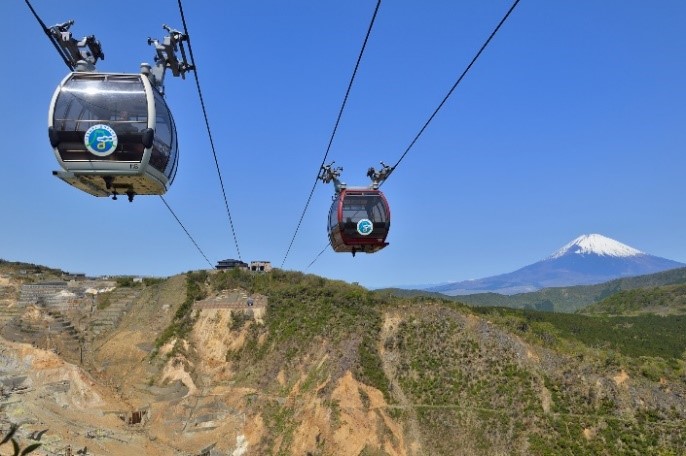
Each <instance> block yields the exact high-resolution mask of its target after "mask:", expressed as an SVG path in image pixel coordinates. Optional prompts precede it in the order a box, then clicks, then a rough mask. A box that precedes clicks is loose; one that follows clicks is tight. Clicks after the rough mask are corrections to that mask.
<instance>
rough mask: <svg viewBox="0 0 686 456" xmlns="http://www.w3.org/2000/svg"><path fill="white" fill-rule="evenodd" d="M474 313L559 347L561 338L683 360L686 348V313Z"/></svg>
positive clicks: (625, 352)
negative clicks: (665, 314) (592, 314)
mask: <svg viewBox="0 0 686 456" xmlns="http://www.w3.org/2000/svg"><path fill="white" fill-rule="evenodd" d="M475 312H476V313H478V314H481V315H483V316H485V317H488V318H489V319H492V318H494V317H497V318H496V319H495V320H494V321H498V322H503V323H505V324H506V325H507V326H508V327H509V328H510V329H512V330H513V331H515V332H516V333H519V334H530V335H532V336H533V337H531V338H530V340H531V341H532V342H536V341H537V340H538V343H539V344H543V345H547V346H550V347H557V348H560V345H559V344H556V343H555V341H556V340H558V339H566V340H573V341H578V342H581V343H583V344H584V345H586V346H588V347H593V348H600V349H603V350H606V351H616V352H619V353H621V354H623V355H625V356H629V357H633V358H638V357H641V356H647V357H661V358H664V359H681V358H682V356H683V353H684V351H686V316H681V315H679V316H670V317H661V316H657V315H650V314H647V315H641V316H636V317H607V316H594V317H591V316H586V315H577V314H559V313H551V312H537V311H533V310H515V309H505V308H497V307H493V308H488V307H483V308H479V309H475Z"/></svg>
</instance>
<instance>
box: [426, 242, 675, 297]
mask: <svg viewBox="0 0 686 456" xmlns="http://www.w3.org/2000/svg"><path fill="white" fill-rule="evenodd" d="M684 266H686V264H683V263H679V262H677V261H673V260H669V259H666V258H661V257H658V256H654V255H650V254H647V253H644V252H641V251H640V250H638V249H635V248H633V247H630V246H628V245H626V244H622V243H621V242H618V241H616V240H614V239H610V238H608V237H605V236H602V235H600V234H589V235H582V236H579V237H578V238H576V239H574V240H573V241H571V242H569V243H568V244H566V245H565V246H563V247H562V248H561V249H559V250H557V251H556V252H555V253H553V254H552V255H550V256H549V257H548V258H546V259H544V260H541V261H538V262H536V263H534V264H531V265H529V266H525V267H523V268H521V269H518V270H516V271H514V272H510V273H507V274H500V275H497V276H492V277H486V278H483V279H477V280H466V281H462V282H453V283H449V284H444V285H440V286H434V287H429V288H426V290H427V291H433V292H438V293H443V294H446V295H449V296H460V295H468V294H475V293H500V294H505V295H511V294H518V293H527V292H533V291H537V290H540V289H542V288H551V287H563V286H573V285H592V284H598V283H602V282H607V281H609V280H613V279H617V278H622V277H632V276H639V275H645V274H652V273H656V272H661V271H666V270H669V269H676V268H680V267H684Z"/></svg>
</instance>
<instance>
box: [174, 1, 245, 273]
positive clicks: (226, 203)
mask: <svg viewBox="0 0 686 456" xmlns="http://www.w3.org/2000/svg"><path fill="white" fill-rule="evenodd" d="M178 4H179V12H180V13H181V22H182V24H183V33H184V34H185V35H186V39H187V41H188V53H189V55H190V57H191V65H193V69H194V71H193V75H194V76H195V86H196V88H197V89H198V97H199V98H200V106H201V107H202V114H203V117H204V118H205V127H206V128H207V135H208V137H209V139H210V146H211V148H212V155H213V156H214V164H215V166H216V168H217V175H218V176H219V184H220V185H221V188H222V195H223V196H224V207H225V208H226V214H227V216H228V217H229V226H230V227H231V234H232V235H233V242H234V245H235V246H236V253H237V254H238V259H239V260H241V261H243V259H242V258H241V250H240V249H239V248H238V237H237V236H236V229H235V228H234V225H233V218H232V217H231V211H230V210H229V200H228V198H227V197H226V189H225V188H224V179H223V178H222V173H221V170H220V169H219V160H218V159H217V150H216V148H215V147H214V139H213V137H212V130H211V129H210V121H209V120H208V118H207V109H205V99H204V98H203V96H202V90H201V89H200V80H199V79H198V67H197V66H196V65H195V58H194V57H193V46H191V37H190V35H189V34H188V27H187V26H186V16H185V15H184V14H183V5H182V4H181V0H178Z"/></svg>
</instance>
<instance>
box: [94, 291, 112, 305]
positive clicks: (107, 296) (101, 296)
mask: <svg viewBox="0 0 686 456" xmlns="http://www.w3.org/2000/svg"><path fill="white" fill-rule="evenodd" d="M95 302H96V306H97V308H98V310H103V309H107V308H108V307H109V306H110V304H112V292H111V291H107V292H103V293H98V294H97V295H96V297H95Z"/></svg>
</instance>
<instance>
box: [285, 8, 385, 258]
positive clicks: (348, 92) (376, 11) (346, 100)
mask: <svg viewBox="0 0 686 456" xmlns="http://www.w3.org/2000/svg"><path fill="white" fill-rule="evenodd" d="M380 6H381V0H378V1H377V2H376V8H374V14H373V15H372V19H371V21H370V22H369V27H368V29H367V34H366V35H365V37H364V42H363V43H362V48H361V49H360V54H359V55H358V56H357V62H356V63H355V69H354V70H353V74H352V76H351V77H350V82H349V83H348V89H347V90H346V91H345V96H344V97H343V103H341V108H340V109H339V110H338V117H337V118H336V123H335V124H334V127H333V131H332V132H331V137H330V138H329V144H328V145H327V146H326V152H325V153H324V158H323V159H322V163H321V164H320V165H319V168H317V176H316V177H315V179H314V184H312V189H311V190H310V194H309V196H308V197H307V201H306V202H305V207H304V208H303V211H302V214H301V215H300V220H298V226H297V227H296V228H295V233H293V237H292V238H291V243H290V244H288V249H287V250H286V255H284V257H283V261H282V262H281V267H282V268H283V265H284V263H286V258H288V254H289V253H290V252H291V248H292V247H293V242H294V241H295V237H296V236H297V235H298V231H299V230H300V225H302V222H303V219H304V218H305V213H306V212H307V208H308V207H309V206H310V202H311V201H312V195H314V190H315V188H316V187H317V182H318V181H319V171H320V170H321V168H322V166H324V163H326V158H327V157H328V156H329V151H330V150H331V145H332V144H333V139H334V137H335V136H336V132H337V131H338V125H339V124H340V122H341V117H342V116H343V110H344V109H345V105H346V103H347V102H348V96H349V95H350V90H351V89H352V86H353V81H355V75H356V74H357V69H358V68H359V67H360V62H361V61H362V55H363V54H364V50H365V48H366V47H367V41H369V36H370V35H371V33H372V28H373V27H374V21H375V20H376V15H377V13H378V12H379V7H380ZM320 255H321V253H320ZM317 257H319V256H317ZM315 261H316V259H315ZM313 263H314V262H313ZM310 264H311V263H310ZM308 267H309V266H308Z"/></svg>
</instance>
